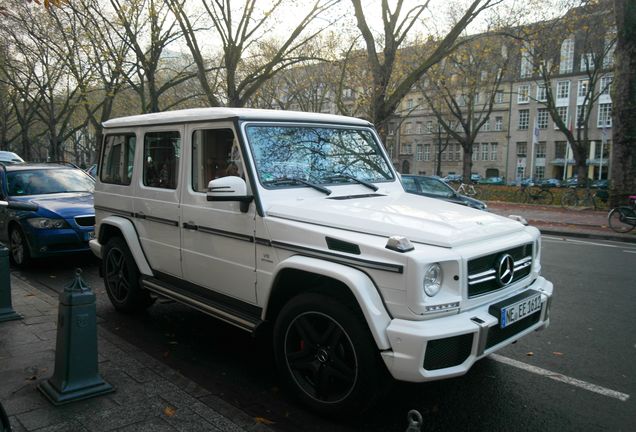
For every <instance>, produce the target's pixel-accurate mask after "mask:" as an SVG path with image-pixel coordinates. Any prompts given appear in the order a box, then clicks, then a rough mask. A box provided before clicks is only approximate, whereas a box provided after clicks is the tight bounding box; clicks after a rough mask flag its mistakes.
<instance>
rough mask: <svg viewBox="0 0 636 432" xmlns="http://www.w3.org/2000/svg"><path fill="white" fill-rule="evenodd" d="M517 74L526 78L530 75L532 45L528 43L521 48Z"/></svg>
mask: <svg viewBox="0 0 636 432" xmlns="http://www.w3.org/2000/svg"><path fill="white" fill-rule="evenodd" d="M519 76H520V77H521V78H527V77H531V76H532V47H530V46H529V45H526V46H524V47H523V48H522V49H521V67H520V68H519Z"/></svg>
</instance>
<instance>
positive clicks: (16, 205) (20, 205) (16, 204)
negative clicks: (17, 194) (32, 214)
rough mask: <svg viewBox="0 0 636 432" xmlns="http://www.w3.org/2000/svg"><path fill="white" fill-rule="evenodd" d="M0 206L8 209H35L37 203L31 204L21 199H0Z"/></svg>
mask: <svg viewBox="0 0 636 432" xmlns="http://www.w3.org/2000/svg"><path fill="white" fill-rule="evenodd" d="M0 206H2V207H6V208H8V209H10V210H24V211H36V210H37V209H38V208H39V207H38V205H37V204H33V203H31V202H22V201H2V200H0Z"/></svg>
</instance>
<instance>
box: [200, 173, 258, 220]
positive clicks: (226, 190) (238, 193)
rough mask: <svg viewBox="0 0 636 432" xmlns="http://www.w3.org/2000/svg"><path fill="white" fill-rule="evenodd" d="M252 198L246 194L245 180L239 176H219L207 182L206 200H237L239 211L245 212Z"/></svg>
mask: <svg viewBox="0 0 636 432" xmlns="http://www.w3.org/2000/svg"><path fill="white" fill-rule="evenodd" d="M253 199H254V197H253V196H252V195H248V194H247V184H246V183H245V180H243V179H242V178H240V177H235V176H228V177H221V178H219V179H216V180H212V181H211V182H210V183H208V194H207V200H208V201H237V202H240V203H241V211H242V212H243V213H247V209H248V208H249V204H250V203H251V202H252V200H253Z"/></svg>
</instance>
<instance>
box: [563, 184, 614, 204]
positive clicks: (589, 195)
mask: <svg viewBox="0 0 636 432" xmlns="http://www.w3.org/2000/svg"><path fill="white" fill-rule="evenodd" d="M608 197H609V194H608V193H607V191H606V190H597V191H594V190H592V189H590V188H589V186H588V187H578V188H576V187H572V188H570V189H569V190H568V191H567V192H565V193H564V194H563V196H561V206H562V207H563V208H566V209H572V208H576V207H592V208H593V209H594V210H596V209H597V208H598V207H600V203H601V202H603V203H606V202H607V200H608Z"/></svg>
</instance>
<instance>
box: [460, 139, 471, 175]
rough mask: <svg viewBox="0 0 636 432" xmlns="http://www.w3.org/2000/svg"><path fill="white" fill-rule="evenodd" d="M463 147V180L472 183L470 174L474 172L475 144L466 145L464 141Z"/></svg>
mask: <svg viewBox="0 0 636 432" xmlns="http://www.w3.org/2000/svg"><path fill="white" fill-rule="evenodd" d="M462 148H463V149H464V167H463V171H462V175H463V176H464V179H463V182H464V183H470V174H471V173H472V172H473V145H472V144H470V145H464V144H463V143H462Z"/></svg>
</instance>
